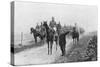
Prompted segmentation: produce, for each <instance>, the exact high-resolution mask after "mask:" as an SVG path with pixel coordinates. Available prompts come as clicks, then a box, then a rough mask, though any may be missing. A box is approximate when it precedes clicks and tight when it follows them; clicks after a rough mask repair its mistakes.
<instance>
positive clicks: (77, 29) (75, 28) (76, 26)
mask: <svg viewBox="0 0 100 67" xmlns="http://www.w3.org/2000/svg"><path fill="white" fill-rule="evenodd" d="M73 31H75V32H78V33H79V28H78V25H77V23H75V24H74V27H73Z"/></svg>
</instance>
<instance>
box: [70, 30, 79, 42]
mask: <svg viewBox="0 0 100 67" xmlns="http://www.w3.org/2000/svg"><path fill="white" fill-rule="evenodd" d="M71 34H72V39H73V44H74V43H75V44H76V43H78V41H79V32H78V31H76V30H75V28H73V31H72V33H71Z"/></svg>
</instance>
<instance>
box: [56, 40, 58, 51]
mask: <svg viewBox="0 0 100 67" xmlns="http://www.w3.org/2000/svg"><path fill="white" fill-rule="evenodd" d="M57 42H58V41H56V51H57V45H58V43H57Z"/></svg>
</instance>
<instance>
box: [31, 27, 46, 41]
mask: <svg viewBox="0 0 100 67" xmlns="http://www.w3.org/2000/svg"><path fill="white" fill-rule="evenodd" d="M30 31H31V34H32V33H33V36H34V39H35V43H37V37H39V38H40V39H41V40H43V39H44V37H45V35H41V33H40V32H38V31H36V30H35V29H34V28H33V27H31V28H30Z"/></svg>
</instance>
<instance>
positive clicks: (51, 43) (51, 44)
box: [50, 41, 53, 54]
mask: <svg viewBox="0 0 100 67" xmlns="http://www.w3.org/2000/svg"><path fill="white" fill-rule="evenodd" d="M52 46H53V41H51V42H50V53H51V54H52Z"/></svg>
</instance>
